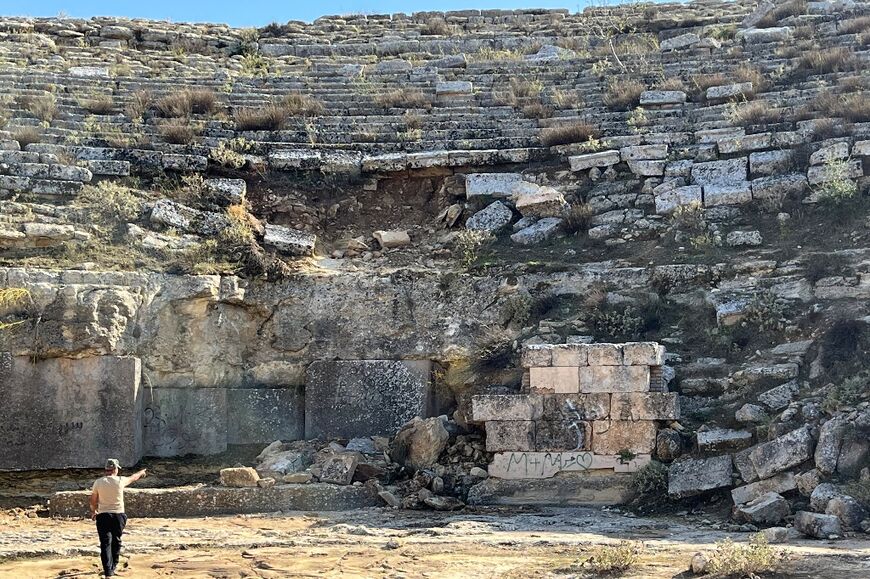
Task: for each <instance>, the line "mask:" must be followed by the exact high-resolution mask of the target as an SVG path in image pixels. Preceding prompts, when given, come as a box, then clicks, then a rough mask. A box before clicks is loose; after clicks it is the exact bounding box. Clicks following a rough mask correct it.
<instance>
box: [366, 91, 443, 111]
mask: <svg viewBox="0 0 870 579" xmlns="http://www.w3.org/2000/svg"><path fill="white" fill-rule="evenodd" d="M375 103H377V104H378V106H382V107H384V108H385V109H394V108H395V109H430V108H432V102H431V101H430V100H429V98H428V97H427V96H426V95H425V94H423V91H422V90H420V89H417V88H398V89H395V90H390V91H387V92H384V93H380V94H378V95H377V96H375Z"/></svg>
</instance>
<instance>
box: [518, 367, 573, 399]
mask: <svg viewBox="0 0 870 579" xmlns="http://www.w3.org/2000/svg"><path fill="white" fill-rule="evenodd" d="M529 373H530V377H531V382H530V384H531V387H532V391H534V392H542V393H549V394H576V393H577V392H580V375H579V373H578V369H577V368H576V367H568V366H562V367H551V368H531V369H530V370H529Z"/></svg>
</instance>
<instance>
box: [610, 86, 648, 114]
mask: <svg viewBox="0 0 870 579" xmlns="http://www.w3.org/2000/svg"><path fill="white" fill-rule="evenodd" d="M645 90H646V85H644V84H643V83H642V82H640V81H639V80H634V79H626V80H614V81H611V82H610V83H609V84H608V85H607V90H606V91H605V93H604V106H606V107H607V108H609V109H610V110H614V111H627V110H629V109H633V108H634V107H636V106H637V105H638V104H639V103H640V95H641V93H642V92H643V91H645Z"/></svg>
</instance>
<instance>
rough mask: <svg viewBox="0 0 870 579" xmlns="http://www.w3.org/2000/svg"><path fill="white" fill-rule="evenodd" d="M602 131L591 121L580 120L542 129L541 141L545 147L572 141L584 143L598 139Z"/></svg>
mask: <svg viewBox="0 0 870 579" xmlns="http://www.w3.org/2000/svg"><path fill="white" fill-rule="evenodd" d="M600 134H601V131H599V130H598V128H597V127H595V126H593V125H590V124H589V123H584V122H578V123H574V124H573V125H564V126H561V127H547V128H545V129H541V137H540V138H541V143H542V144H543V145H544V146H545V147H553V146H555V145H567V144H570V143H583V142H586V141H590V140H592V139H597V138H598V136H599V135H600Z"/></svg>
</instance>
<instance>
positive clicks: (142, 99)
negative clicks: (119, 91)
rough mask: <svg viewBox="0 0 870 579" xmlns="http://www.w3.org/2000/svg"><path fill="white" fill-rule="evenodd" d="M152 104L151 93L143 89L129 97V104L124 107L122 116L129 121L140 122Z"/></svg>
mask: <svg viewBox="0 0 870 579" xmlns="http://www.w3.org/2000/svg"><path fill="white" fill-rule="evenodd" d="M152 102H154V97H153V96H152V94H151V91H149V90H145V89H142V90H137V91H136V92H134V93H133V94H132V95H131V96H130V102H128V103H127V106H126V107H124V114H125V115H127V118H129V119H130V120H131V121H140V120H142V117H143V116H144V115H145V113H146V112H147V111H148V109H149V108H150V107H151V103H152Z"/></svg>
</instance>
